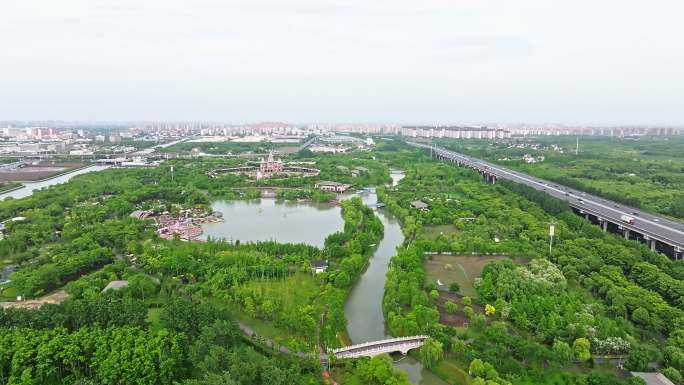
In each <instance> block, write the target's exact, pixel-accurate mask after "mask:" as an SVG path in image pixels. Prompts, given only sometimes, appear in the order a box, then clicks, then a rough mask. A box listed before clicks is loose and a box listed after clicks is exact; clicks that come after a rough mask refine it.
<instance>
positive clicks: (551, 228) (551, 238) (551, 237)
mask: <svg viewBox="0 0 684 385" xmlns="http://www.w3.org/2000/svg"><path fill="white" fill-rule="evenodd" d="M555 232H556V226H555V225H554V224H553V223H551V225H550V226H549V259H551V251H552V249H553V236H554V233H555Z"/></svg>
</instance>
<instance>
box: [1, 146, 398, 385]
mask: <svg viewBox="0 0 684 385" xmlns="http://www.w3.org/2000/svg"><path fill="white" fill-rule="evenodd" d="M361 155H362V157H358V158H357V157H351V156H350V157H346V158H343V159H337V160H336V159H332V158H331V157H321V158H320V159H317V160H316V161H317V167H319V168H320V169H321V175H320V177H318V178H292V179H291V180H289V179H285V178H277V177H276V178H274V179H271V180H266V181H260V182H259V183H256V182H255V181H253V180H250V179H249V178H247V177H244V176H222V177H218V178H210V177H209V176H207V175H206V172H207V171H209V170H211V169H213V168H220V167H225V166H226V165H231V164H236V163H237V162H239V161H237V160H228V161H223V160H207V161H203V160H199V159H197V160H192V161H183V160H179V161H172V162H167V163H165V164H164V165H162V166H160V167H158V168H153V169H126V170H124V169H109V170H106V171H102V172H97V173H88V174H84V175H80V176H77V177H74V178H73V179H72V180H71V181H70V182H69V183H66V184H61V185H54V186H51V187H49V188H48V189H44V190H40V191H36V192H35V193H34V194H33V195H32V196H30V197H27V198H24V199H12V198H9V199H6V200H4V201H2V202H0V216H1V217H2V218H3V219H7V218H12V217H17V216H22V217H25V220H22V221H16V222H12V221H8V222H7V228H6V230H5V237H4V239H3V240H2V241H0V260H1V261H2V266H4V265H6V264H17V265H18V268H17V271H16V272H15V273H14V274H12V276H11V282H10V283H8V284H6V285H4V286H3V287H2V291H1V295H2V297H3V299H4V300H12V299H14V298H15V297H16V296H19V295H20V296H23V297H25V298H37V297H40V296H42V295H45V294H50V293H53V292H55V290H58V289H60V290H64V291H65V292H66V293H67V294H68V299H67V300H66V301H64V302H62V303H60V304H57V305H51V304H47V305H43V306H42V307H40V308H39V309H38V310H27V309H14V308H9V309H6V310H2V311H1V312H0V339H1V340H2V343H1V344H0V346H1V347H0V383H8V384H67V383H68V384H71V383H83V384H91V383H92V384H122V383H137V384H148V383H149V384H170V383H187V384H214V383H222V384H229V383H236V384H265V383H269V384H270V383H273V384H292V383H303V384H306V383H319V382H320V376H319V375H318V365H319V364H317V363H315V360H312V359H311V360H310V359H308V358H306V357H307V355H309V354H318V352H319V350H320V349H321V348H325V347H326V346H331V347H335V346H340V345H341V343H342V342H341V340H340V335H341V334H343V333H344V331H345V330H346V320H345V318H344V309H343V306H344V300H345V298H346V292H347V290H348V288H349V287H350V286H351V284H352V283H353V282H354V280H355V278H356V277H357V276H358V274H359V273H360V272H361V271H362V269H363V268H364V266H365V264H366V261H367V258H368V257H369V256H370V252H371V246H370V245H371V244H374V243H376V242H377V240H378V238H379V237H381V236H382V224H381V223H380V222H379V221H378V219H377V217H375V216H374V214H373V212H372V210H370V209H369V208H367V207H365V206H364V205H363V204H362V203H361V201H360V200H358V198H357V199H352V200H348V201H344V202H342V210H341V211H342V215H343V219H344V223H345V226H344V229H343V230H342V231H340V232H339V233H336V234H331V235H330V236H329V237H328V239H326V242H325V249H317V248H315V247H312V246H308V245H303V244H299V245H294V244H278V243H274V242H259V243H246V244H245V243H243V244H240V243H239V242H236V243H228V242H220V241H211V240H210V241H208V242H183V241H181V240H179V239H172V240H163V239H160V238H158V237H157V236H156V234H155V232H154V231H153V228H152V227H151V223H150V222H149V221H141V220H138V219H133V218H130V217H129V214H130V213H131V212H132V211H133V210H136V209H152V210H155V211H157V212H162V211H164V212H170V213H171V214H173V213H176V212H178V211H179V210H180V209H182V208H189V207H199V208H201V207H207V206H208V205H209V203H210V202H211V200H213V199H233V198H241V199H242V198H249V197H250V196H252V195H250V194H251V191H250V188H252V187H257V186H260V185H268V186H283V187H297V188H298V189H299V190H296V191H300V193H297V194H295V195H294V196H291V195H288V194H279V196H281V197H282V198H285V199H294V198H299V197H302V196H304V197H306V196H313V197H314V198H317V197H318V196H319V195H320V194H319V193H318V192H317V191H316V190H313V185H314V184H315V183H316V181H318V180H322V179H323V178H325V179H330V180H339V181H343V182H347V183H350V184H353V185H357V186H365V185H372V184H378V183H384V181H386V180H387V179H388V178H389V176H388V170H387V168H386V166H384V165H382V164H379V163H374V162H372V161H371V160H370V156H368V155H367V154H361ZM362 166H367V169H368V171H367V172H364V173H362V174H361V175H354V176H352V175H351V173H350V172H349V170H350V169H352V168H354V167H362ZM171 167H173V171H172V170H171ZM287 182H290V183H287ZM286 191H291V190H286ZM317 194H318V195H317ZM257 196H258V195H257ZM333 197H334V196H333ZM319 198H320V199H321V200H324V199H330V198H331V196H330V195H329V194H328V195H326V194H323V195H321V196H320V197H319ZM313 259H327V260H329V263H330V267H329V269H328V272H326V273H323V274H319V275H317V276H313V275H312V274H311V272H310V268H309V261H311V260H313ZM0 267H1V266H0ZM113 280H127V281H128V282H129V286H128V287H126V288H125V289H122V290H120V291H116V292H113V291H108V292H106V293H102V294H101V293H100V292H101V291H102V289H103V288H104V287H105V286H106V285H107V284H108V283H109V282H110V281H113ZM283 287H289V288H293V291H292V292H291V293H290V297H288V296H287V295H283V294H284V292H283V291H281V289H282V288H283ZM301 294H304V295H301ZM245 319H246V320H253V321H255V322H259V323H260V324H264V325H269V328H270V329H269V330H273V331H274V332H275V334H276V337H275V338H272V337H271V336H267V335H262V334H261V333H259V332H260V331H261V329H260V328H258V327H255V328H254V331H256V332H257V334H254V335H253V336H252V337H248V336H246V335H244V333H243V331H241V330H240V328H239V327H238V324H239V323H238V322H239V321H240V322H241V321H243V320H245ZM250 326H251V325H250ZM267 341H268V342H269V343H268V344H267V343H266V342H267ZM319 342H320V346H319ZM269 346H271V347H269ZM280 347H287V348H288V349H289V351H293V352H302V353H303V354H304V356H303V357H304V358H297V357H296V356H288V355H283V354H280V353H276V351H275V350H274V349H278V348H280ZM380 364H381V365H385V364H386V363H385V362H384V361H383V362H382V363H380ZM353 371H354V369H353V368H350V373H353Z"/></svg>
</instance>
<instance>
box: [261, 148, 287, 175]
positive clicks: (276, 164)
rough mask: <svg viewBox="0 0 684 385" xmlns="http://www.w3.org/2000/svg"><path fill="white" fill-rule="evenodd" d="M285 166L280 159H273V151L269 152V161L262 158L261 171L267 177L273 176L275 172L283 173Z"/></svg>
mask: <svg viewBox="0 0 684 385" xmlns="http://www.w3.org/2000/svg"><path fill="white" fill-rule="evenodd" d="M283 166H284V164H283V161H282V160H280V159H278V160H275V159H273V151H269V152H268V158H267V159H264V158H261V161H260V163H259V171H261V173H262V174H266V175H268V174H272V173H274V172H283Z"/></svg>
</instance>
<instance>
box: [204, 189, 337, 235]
mask: <svg viewBox="0 0 684 385" xmlns="http://www.w3.org/2000/svg"><path fill="white" fill-rule="evenodd" d="M211 207H212V208H213V209H214V210H215V211H219V212H221V213H223V219H224V222H219V223H207V224H203V225H202V228H203V229H204V234H203V237H204V238H206V237H208V236H211V237H212V238H224V239H227V240H240V241H241V242H249V241H269V240H273V241H277V242H281V243H306V244H309V245H313V246H318V247H323V244H324V241H325V237H327V236H328V235H330V234H332V233H334V232H336V231H341V230H342V229H343V227H344V222H343V220H342V215H341V214H340V208H339V207H337V206H333V205H330V204H327V203H321V204H315V203H297V202H282V201H276V200H275V199H270V198H262V199H255V200H247V201H244V200H240V201H217V202H214V203H213V204H212V205H211Z"/></svg>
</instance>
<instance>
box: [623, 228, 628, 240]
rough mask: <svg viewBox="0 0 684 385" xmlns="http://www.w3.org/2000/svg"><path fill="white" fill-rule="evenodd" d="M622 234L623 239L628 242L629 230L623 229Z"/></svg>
mask: <svg viewBox="0 0 684 385" xmlns="http://www.w3.org/2000/svg"><path fill="white" fill-rule="evenodd" d="M623 232H624V234H625V239H627V240H629V229H623Z"/></svg>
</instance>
